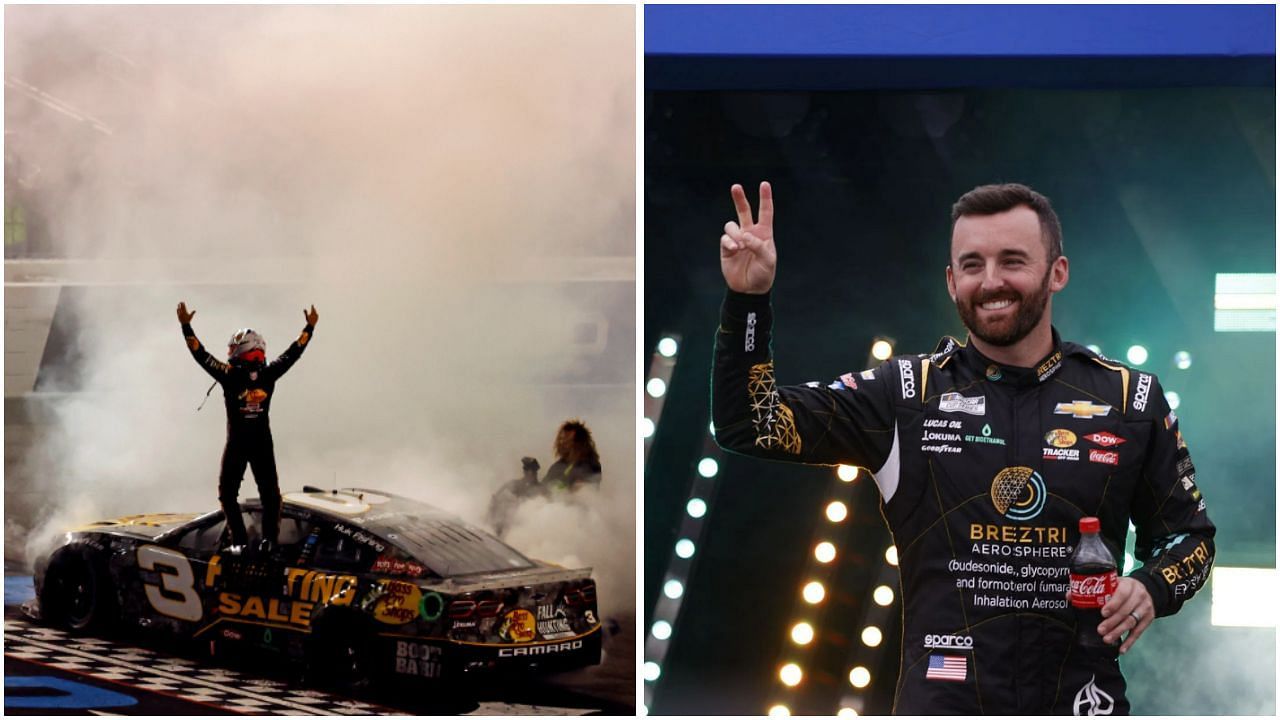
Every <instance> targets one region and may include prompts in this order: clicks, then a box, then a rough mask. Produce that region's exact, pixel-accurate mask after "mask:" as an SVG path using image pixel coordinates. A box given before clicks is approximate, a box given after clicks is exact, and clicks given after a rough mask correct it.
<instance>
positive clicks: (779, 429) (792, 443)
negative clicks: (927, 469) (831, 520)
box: [711, 182, 896, 470]
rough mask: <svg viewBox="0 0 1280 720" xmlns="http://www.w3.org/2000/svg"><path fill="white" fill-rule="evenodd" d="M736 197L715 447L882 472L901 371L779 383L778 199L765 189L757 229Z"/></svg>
mask: <svg viewBox="0 0 1280 720" xmlns="http://www.w3.org/2000/svg"><path fill="white" fill-rule="evenodd" d="M730 194H731V196H732V198H733V204H734V208H735V209H736V210H737V215H738V221H737V222H732V221H731V222H729V223H726V224H725V233H724V235H722V236H721V237H720V269H721V271H722V272H723V273H724V278H725V283H726V284H727V285H728V287H729V291H728V294H727V296H726V297H725V301H724V305H723V306H722V308H721V313H720V328H719V331H718V333H717V336H716V354H715V364H714V368H713V372H712V390H711V394H712V404H711V411H712V418H713V420H714V422H715V436H716V442H717V443H719V444H720V446H721V447H723V448H724V449H726V450H731V451H735V452H740V453H745V454H749V455H755V456H759V457H766V458H772V459H776V460H787V461H791V462H802V463H814V464H837V463H846V464H851V465H861V466H864V467H868V468H870V469H872V470H877V469H879V468H880V467H881V465H883V464H884V462H885V460H886V459H887V458H888V457H889V454H890V449H891V447H892V445H893V440H894V429H895V420H894V399H893V395H892V390H893V388H894V387H895V385H894V383H893V378H894V377H896V375H894V374H893V373H894V372H895V369H894V367H893V366H891V364H888V363H886V364H885V365H882V366H880V367H879V368H876V369H874V370H867V371H863V372H861V373H853V372H850V373H846V374H844V375H842V376H841V377H840V378H837V379H836V380H835V381H833V382H831V383H830V384H828V385H823V384H820V383H816V382H814V383H810V384H808V385H797V386H790V387H783V386H779V385H778V384H777V381H776V380H775V378H774V368H773V358H772V353H771V349H770V340H771V332H772V326H773V311H772V306H771V304H770V296H769V291H770V289H771V288H772V287H773V280H774V276H775V273H776V268H777V254H776V252H775V249H774V242H773V194H772V190H771V188H770V187H769V184H768V183H767V182H766V183H761V184H760V217H759V221H758V222H754V221H753V220H752V214H751V206H750V204H749V203H748V202H747V198H746V195H745V193H743V190H742V186H740V185H734V186H733V188H732V189H731V191H730Z"/></svg>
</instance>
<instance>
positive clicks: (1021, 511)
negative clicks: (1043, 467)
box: [991, 466, 1048, 522]
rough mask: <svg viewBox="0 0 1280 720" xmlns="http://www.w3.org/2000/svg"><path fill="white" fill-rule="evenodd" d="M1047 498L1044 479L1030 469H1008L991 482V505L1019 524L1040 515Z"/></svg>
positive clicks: (1016, 467)
mask: <svg viewBox="0 0 1280 720" xmlns="http://www.w3.org/2000/svg"><path fill="white" fill-rule="evenodd" d="M1047 496H1048V492H1047V491H1046V490H1045V487H1044V479H1043V478H1041V477H1040V473H1038V472H1036V471H1035V470H1032V469H1031V468H1029V467H1023V466H1015V467H1007V468H1005V469H1003V470H1001V471H1000V472H999V473H996V477H995V479H994V480H992V481H991V504H993V505H995V507H996V511H997V512H999V513H1000V514H1001V515H1003V516H1005V517H1006V518H1009V519H1010V520H1014V521H1017V522H1025V521H1027V520H1031V519H1032V518H1034V517H1035V516H1037V515H1039V514H1040V511H1041V510H1044V503H1045V500H1046V498H1047Z"/></svg>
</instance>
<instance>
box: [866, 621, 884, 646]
mask: <svg viewBox="0 0 1280 720" xmlns="http://www.w3.org/2000/svg"><path fill="white" fill-rule="evenodd" d="M881 640H884V634H883V633H881V632H880V628H878V627H876V626H875V625H868V626H866V627H864V628H862V644H863V645H866V646H867V647H879V645H880V641H881Z"/></svg>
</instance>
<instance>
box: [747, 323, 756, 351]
mask: <svg viewBox="0 0 1280 720" xmlns="http://www.w3.org/2000/svg"><path fill="white" fill-rule="evenodd" d="M745 348H746V351H747V352H751V351H752V350H755V349H756V314H755V313H747V342H746V345H745Z"/></svg>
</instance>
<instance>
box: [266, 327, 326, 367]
mask: <svg viewBox="0 0 1280 720" xmlns="http://www.w3.org/2000/svg"><path fill="white" fill-rule="evenodd" d="M315 331H316V329H315V327H313V326H312V325H311V324H310V323H308V324H307V325H306V327H304V328H302V334H300V335H298V339H297V340H294V341H293V343H292V344H290V345H289V347H288V348H287V349H285V351H284V352H282V353H280V357H278V358H276V359H275V360H272V361H271V364H270V365H268V366H267V372H268V373H269V374H270V375H271V376H272V377H275V378H279V377H280V376H281V375H284V374H285V373H287V372H289V368H291V367H293V364H294V363H296V362H298V358H300V357H302V352H303V351H304V350H306V349H307V343H309V342H311V336H312V335H313V334H315Z"/></svg>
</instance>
